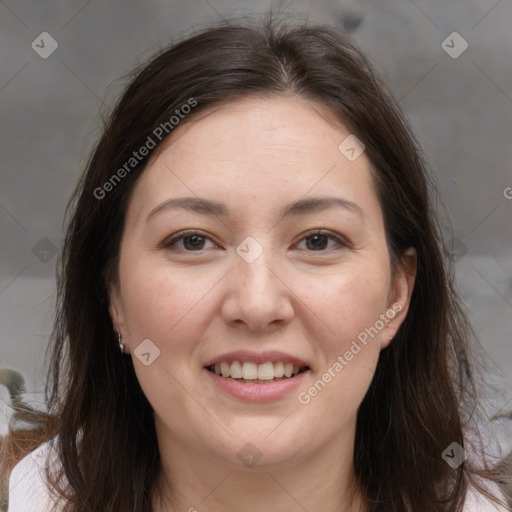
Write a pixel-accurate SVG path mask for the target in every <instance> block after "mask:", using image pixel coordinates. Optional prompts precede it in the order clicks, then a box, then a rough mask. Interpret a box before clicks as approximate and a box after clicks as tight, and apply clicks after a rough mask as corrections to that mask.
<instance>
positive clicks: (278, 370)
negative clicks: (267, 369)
mask: <svg viewBox="0 0 512 512" xmlns="http://www.w3.org/2000/svg"><path fill="white" fill-rule="evenodd" d="M283 375H284V363H282V362H281V361H279V362H278V363H276V364H275V365H274V377H282V376H283Z"/></svg>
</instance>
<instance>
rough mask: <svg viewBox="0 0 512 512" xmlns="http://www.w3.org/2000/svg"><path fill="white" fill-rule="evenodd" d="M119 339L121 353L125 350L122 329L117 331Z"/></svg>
mask: <svg viewBox="0 0 512 512" xmlns="http://www.w3.org/2000/svg"><path fill="white" fill-rule="evenodd" d="M117 341H118V343H119V348H120V349H121V353H123V352H124V343H123V337H122V336H121V331H117Z"/></svg>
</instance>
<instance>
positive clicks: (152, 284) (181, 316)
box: [120, 258, 216, 348]
mask: <svg viewBox="0 0 512 512" xmlns="http://www.w3.org/2000/svg"><path fill="white" fill-rule="evenodd" d="M122 268H123V267H122ZM124 270H125V271H124V272H121V276H120V277H121V286H122V292H123V310H124V312H125V318H126V326H127V331H128V334H129V336H130V337H131V338H132V339H133V340H134V341H135V342H136V341H137V340H138V339H140V340H143V339H145V338H149V339H151V340H152V341H154V342H155V343H156V344H157V345H158V346H159V347H162V348H163V347H165V345H168V344H170V343H172V344H173V348H179V342H180V340H186V338H187V336H185V335H184V334H185V332H189V331H190V330H194V328H198V327H199V324H200V322H199V318H200V317H201V316H204V315H205V308H208V305H209V300H208V293H209V292H210V291H211V290H212V288H213V287H214V285H215V282H216V281H215V280H214V279H213V277H212V275H211V273H210V274H209V275H208V274H207V273H204V275H203V273H202V272H201V271H197V272H195V273H194V279H193V281H191V280H190V275H189V273H187V272H180V271H176V269H174V270H171V269H166V268H165V265H162V264H161V263H160V264H158V265H151V264H149V263H146V264H144V263H143V258H139V259H138V262H137V261H136V260H135V258H132V259H130V258H127V259H126V264H125V265H124ZM187 276H188V277H187Z"/></svg>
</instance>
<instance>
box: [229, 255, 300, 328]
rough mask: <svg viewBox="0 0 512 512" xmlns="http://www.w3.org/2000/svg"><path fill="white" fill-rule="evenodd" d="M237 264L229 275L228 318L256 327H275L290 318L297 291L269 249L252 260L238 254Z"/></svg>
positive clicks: (242, 324) (237, 323) (239, 325)
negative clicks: (292, 287) (288, 281)
mask: <svg viewBox="0 0 512 512" xmlns="http://www.w3.org/2000/svg"><path fill="white" fill-rule="evenodd" d="M234 266H235V267H234V268H233V269H232V272H229V273H228V276H227V279H228V292H227V294H226V297H225V300H224V303H223V307H222V315H223V317H224V320H225V321H226V322H227V323H229V324H230V325H232V326H236V327H242V326H245V327H246V328H248V329H250V330H254V331H272V330H275V329H277V328H279V327H282V326H284V325H286V324H287V323H288V322H290V320H291V319H292V318H293V315H294V309H293V304H292V296H293V292H292V291H291V290H290V288H289V287H288V286H287V283H286V279H285V276H284V275H282V274H283V272H282V271H281V272H280V271H279V266H278V265H277V264H276V262H275V261H272V258H271V257H270V255H269V254H268V253H267V251H264V252H263V253H262V254H261V255H260V256H259V257H258V258H257V259H256V260H255V261H253V262H252V263H248V262H246V261H244V260H243V259H242V258H240V257H238V256H236V257H235V262H234Z"/></svg>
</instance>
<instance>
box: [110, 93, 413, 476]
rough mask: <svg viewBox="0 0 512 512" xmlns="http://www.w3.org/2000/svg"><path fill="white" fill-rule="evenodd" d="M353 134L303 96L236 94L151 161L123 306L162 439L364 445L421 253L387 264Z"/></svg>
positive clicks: (126, 241)
mask: <svg viewBox="0 0 512 512" xmlns="http://www.w3.org/2000/svg"><path fill="white" fill-rule="evenodd" d="M349 135H350V132H349V131H348V130H346V129H344V128H343V126H341V125H339V124H335V123H334V121H333V120H332V116H331V115H329V113H328V112H327V111H326V110H325V109H323V108H322V107H320V106H319V105H316V104H311V103H308V102H306V101H304V100H302V99H297V98H277V97H276V98H271V99H245V100H240V101H237V102H231V103H229V104H226V105H225V106H222V107H219V108H217V109H215V110H214V111H213V112H211V113H209V114H208V115H203V116H202V117H201V118H199V119H198V120H196V121H193V122H189V123H187V124H183V125H182V126H178V127H177V128H175V130H174V132H173V134H172V136H171V138H170V139H169V140H168V141H166V143H165V145H164V146H163V147H161V148H160V149H159V151H158V153H157V156H156V157H154V158H152V160H151V161H150V162H149V164H148V166H147V168H146V169H145V171H144V172H143V174H142V175H141V177H140V178H139V180H138V182H137V184H136V187H135V189H134V193H133V196H132V197H131V199H130V203H129V207H128V211H127V217H126V224H125V229H124V234H123V238H122V243H121V255H120V263H119V282H118V283H117V284H116V285H114V286H113V287H112V290H111V291H112V300H111V308H110V311H111V315H112V318H113V321H114V324H115V325H116V326H117V327H119V329H120V331H121V333H122V335H123V340H124V341H123V342H124V343H125V345H126V348H125V351H127V352H129V353H130V354H131V357H132V359H133V364H134V367H135V371H136V374H137V377H138V379H139V382H140V385H141V387H142V389H143V391H144V393H145V395H146V397H147V398H148V400H149V402H150V403H151V405H152V407H153V409H154V411H155V422H156V428H157V432H158V436H159V442H160V443H167V445H168V446H181V447H183V446H186V447H188V449H189V450H190V451H191V452H195V453H200V454H201V455H202V456H203V457H205V458H211V460H215V461H217V463H218V464H220V463H224V464H227V465H231V466H238V467H242V466H241V465H242V464H245V465H247V466H251V465H252V464H253V463H254V462H257V463H258V465H260V466H262V467H264V466H265V465H266V464H272V465H274V467H276V465H283V467H285V466H286V464H291V463H293V464H296V463H297V462H299V461H301V460H306V459H307V458H308V457H311V456H313V455H315V454H318V453H319V452H321V451H322V450H330V451H331V453H334V454H335V456H336V457H337V456H338V454H339V453H340V451H339V450H344V451H345V453H346V454H347V455H348V454H350V453H351V451H350V450H352V447H353V442H354V432H355V419H356V413H357V409H358V407H359V405H360V403H361V401H362V399H363V397H364V395H365V393H366V391H367V389H368V386H369V385H370V382H371V380H372V377H373V375H374V371H375V368H376V364H377V360H378V357H379V352H380V350H381V349H382V348H384V347H385V346H386V345H387V344H388V343H389V342H390V340H391V339H392V337H393V335H394V333H395V332H396V330H397V329H398V327H399V325H400V323H401V322H402V321H403V319H404V317H405V314H406V311H407V306H408V302H409V297H410V294H411V291H412V286H413V280H414V278H413V274H414V255H412V256H411V257H410V258H409V259H410V261H409V263H407V264H408V265H409V267H410V270H411V274H410V275H408V274H407V273H404V272H398V274H397V276H396V278H395V279H394V280H392V278H391V268H390V260H389V253H388V250H387V246H386V239H385V233H384V224H383V216H382V212H381V209H380V206H379V202H378V199H377V196H376V192H375V189H374V186H373V184H372V180H371V176H370V169H369V167H370V163H369V160H368V159H367V157H366V154H365V152H363V153H362V154H360V156H358V157H357V158H355V159H354V157H355V156H357V153H358V152H359V151H360V150H361V149H362V147H361V146H358V145H357V141H356V142H354V140H353V139H352V138H349V139H347V140H346V141H345V142H343V141H344V140H345V139H346V137H347V136H349ZM342 142H343V144H342ZM340 144H341V146H340ZM351 148H353V149H354V151H352V150H351ZM185 198H186V199H185ZM105 200H108V199H105ZM318 230H320V231H319V232H317V233H315V231H318ZM181 235H183V238H179V237H180V236H181ZM215 363H217V365H215ZM294 367H295V368H294ZM297 368H299V369H300V370H301V371H300V373H298V374H296V375H295V376H291V377H287V376H286V375H289V372H290V370H291V371H292V372H293V371H294V370H295V371H297ZM215 370H216V371H217V373H224V375H229V376H222V375H217V374H216V373H215ZM228 371H229V373H228ZM283 371H286V372H287V373H286V374H285V375H284V376H282V375H283ZM276 375H277V376H278V377H276ZM247 443H251V444H247ZM333 449H334V451H332V450H333Z"/></svg>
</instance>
